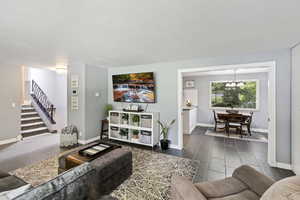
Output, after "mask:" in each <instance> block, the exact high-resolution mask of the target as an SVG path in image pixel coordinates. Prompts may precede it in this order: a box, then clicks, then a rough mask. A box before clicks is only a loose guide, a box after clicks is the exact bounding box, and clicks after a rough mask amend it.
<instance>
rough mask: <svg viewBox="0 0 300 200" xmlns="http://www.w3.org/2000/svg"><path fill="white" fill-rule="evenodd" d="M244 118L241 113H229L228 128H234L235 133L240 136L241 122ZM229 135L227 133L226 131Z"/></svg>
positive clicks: (241, 132)
mask: <svg viewBox="0 0 300 200" xmlns="http://www.w3.org/2000/svg"><path fill="white" fill-rule="evenodd" d="M244 122H245V118H244V117H243V115H241V114H230V121H229V122H228V128H229V129H230V128H235V129H236V134H239V135H240V137H241V138H242V137H243V123H244ZM228 135H229V133H228Z"/></svg>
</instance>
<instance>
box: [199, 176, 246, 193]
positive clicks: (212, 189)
mask: <svg viewBox="0 0 300 200" xmlns="http://www.w3.org/2000/svg"><path fill="white" fill-rule="evenodd" d="M195 186H196V187H197V188H198V190H200V191H201V193H202V194H204V196H206V197H207V198H218V197H224V196H227V195H231V194H236V193H239V192H242V191H243V190H246V189H247V186H246V185H245V184H244V183H243V182H241V181H239V180H238V179H235V178H232V177H230V178H225V179H222V180H218V181H211V182H203V183H197V184H195Z"/></svg>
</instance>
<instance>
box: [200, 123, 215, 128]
mask: <svg viewBox="0 0 300 200" xmlns="http://www.w3.org/2000/svg"><path fill="white" fill-rule="evenodd" d="M197 126H202V127H208V128H213V127H215V125H214V124H206V123H197Z"/></svg>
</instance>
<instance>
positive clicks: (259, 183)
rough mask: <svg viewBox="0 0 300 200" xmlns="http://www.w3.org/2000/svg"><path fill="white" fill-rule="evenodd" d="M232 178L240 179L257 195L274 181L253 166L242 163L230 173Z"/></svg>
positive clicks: (261, 193) (260, 194)
mask: <svg viewBox="0 0 300 200" xmlns="http://www.w3.org/2000/svg"><path fill="white" fill-rule="evenodd" d="M232 176H233V177H234V178H236V179H238V180H240V181H241V182H243V183H244V184H245V185H247V186H248V187H249V189H251V190H252V191H253V192H255V193H256V194H257V195H259V196H262V195H263V193H264V192H265V191H266V190H267V189H268V188H269V187H270V186H271V185H272V184H273V183H275V181H274V180H273V179H271V178H269V177H268V176H266V175H264V174H262V173H260V172H258V171H257V170H255V169H254V168H252V167H250V166H248V165H243V166H241V167H239V168H237V169H236V170H235V171H234V172H233V175H232Z"/></svg>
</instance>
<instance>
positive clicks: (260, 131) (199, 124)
mask: <svg viewBox="0 0 300 200" xmlns="http://www.w3.org/2000/svg"><path fill="white" fill-rule="evenodd" d="M197 126H202V127H208V128H213V127H215V125H214V124H206V123H197ZM251 130H252V131H254V132H258V133H268V129H261V128H252V129H251Z"/></svg>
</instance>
